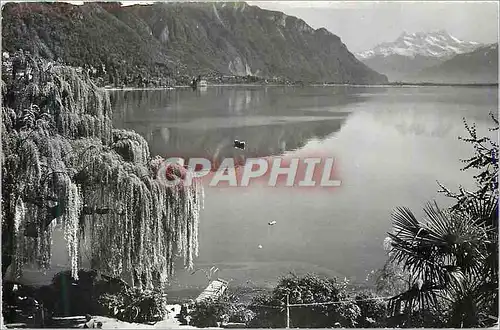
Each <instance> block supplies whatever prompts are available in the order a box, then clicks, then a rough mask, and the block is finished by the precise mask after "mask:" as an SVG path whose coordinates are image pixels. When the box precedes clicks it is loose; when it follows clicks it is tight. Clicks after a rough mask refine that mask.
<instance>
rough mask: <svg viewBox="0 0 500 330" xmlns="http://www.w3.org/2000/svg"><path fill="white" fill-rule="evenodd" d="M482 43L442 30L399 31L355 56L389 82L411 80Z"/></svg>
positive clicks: (472, 49)
mask: <svg viewBox="0 0 500 330" xmlns="http://www.w3.org/2000/svg"><path fill="white" fill-rule="evenodd" d="M481 46H483V45H482V44H480V43H478V42H473V41H464V40H460V39H458V38H456V37H454V36H452V35H450V34H449V33H447V32H446V31H443V30H440V31H436V32H418V33H406V32H404V33H402V34H401V35H400V36H399V37H398V38H397V39H396V40H395V41H393V42H384V43H381V44H379V45H377V46H375V47H374V48H373V49H371V50H367V51H364V52H360V53H357V54H356V57H357V58H358V59H360V60H361V61H362V62H363V63H365V64H366V65H367V66H369V67H370V68H372V69H374V70H375V71H377V72H379V73H383V74H385V75H387V77H388V78H389V80H390V81H412V80H413V79H410V78H409V77H414V76H415V74H416V73H418V72H420V71H422V70H424V69H426V68H429V67H433V66H436V65H439V64H441V63H443V62H444V61H446V60H448V59H450V58H452V57H453V56H456V55H459V54H464V53H469V52H472V51H474V50H475V49H477V48H479V47H481Z"/></svg>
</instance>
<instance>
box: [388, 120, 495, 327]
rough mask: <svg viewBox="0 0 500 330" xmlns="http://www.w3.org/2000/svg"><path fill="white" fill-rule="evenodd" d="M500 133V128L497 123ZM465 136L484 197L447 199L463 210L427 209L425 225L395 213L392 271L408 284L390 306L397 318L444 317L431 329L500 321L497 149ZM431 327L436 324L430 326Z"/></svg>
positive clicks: (472, 195) (401, 210) (402, 210)
mask: <svg viewBox="0 0 500 330" xmlns="http://www.w3.org/2000/svg"><path fill="white" fill-rule="evenodd" d="M493 120H494V122H495V124H496V127H495V128H494V129H492V130H497V129H498V121H497V120H496V119H495V118H493ZM466 128H467V130H468V132H469V134H470V136H471V137H470V138H467V139H463V140H465V141H467V142H470V143H472V144H473V145H474V149H475V151H476V152H475V155H474V156H473V157H472V158H470V159H468V160H466V161H465V162H466V163H467V165H466V166H465V168H464V169H469V168H475V169H477V170H479V174H478V175H476V176H475V179H476V181H477V185H478V190H477V191H475V192H468V191H466V190H464V189H463V188H462V187H460V189H459V193H452V192H451V191H449V190H448V189H446V188H445V187H443V186H442V185H441V187H442V191H443V192H444V193H445V194H447V195H448V196H449V197H453V198H455V199H456V200H457V203H456V204H455V205H454V206H452V207H451V208H449V209H446V210H443V209H441V208H440V207H439V206H438V205H437V204H436V203H433V204H431V203H430V204H428V205H427V206H426V207H425V209H424V211H425V216H424V218H423V219H422V220H417V219H416V217H415V216H414V215H413V213H412V212H411V211H410V210H409V209H407V208H404V207H402V208H398V209H396V211H395V212H394V213H393V231H392V233H389V237H390V240H391V244H390V246H391V247H390V252H389V263H391V264H393V265H398V266H400V267H401V268H402V271H403V272H404V273H405V274H406V275H407V276H408V286H407V289H406V290H405V291H404V292H402V293H400V294H398V295H396V296H394V297H393V298H392V299H391V304H390V308H391V311H392V314H393V315H399V316H401V315H403V316H404V317H405V318H406V320H408V319H411V318H412V317H415V316H418V315H419V316H420V317H422V315H423V314H426V315H427V316H429V315H434V316H439V317H438V318H437V321H438V322H437V323H435V322H434V321H436V318H435V317H434V318H433V320H432V322H434V323H432V322H431V321H430V319H429V318H427V319H426V320H424V324H423V325H427V326H439V325H441V326H448V327H477V326H488V325H491V324H493V323H495V321H498V179H497V176H498V162H497V159H496V155H497V154H498V144H496V143H495V142H494V141H493V140H491V139H490V138H478V137H477V135H476V130H475V127H474V126H472V127H469V126H468V125H467V124H466ZM429 323H431V324H429Z"/></svg>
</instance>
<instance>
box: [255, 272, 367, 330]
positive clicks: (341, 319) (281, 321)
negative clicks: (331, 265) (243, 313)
mask: <svg viewBox="0 0 500 330" xmlns="http://www.w3.org/2000/svg"><path fill="white" fill-rule="evenodd" d="M287 295H288V296H289V302H290V304H298V303H319V302H338V303H335V304H331V305H317V306H305V307H292V308H291V309H290V325H291V326H293V327H308V328H329V327H332V326H334V325H335V324H336V323H339V324H340V325H341V326H344V327H354V326H356V321H357V319H358V318H359V316H360V308H359V306H358V305H356V303H355V302H353V301H352V300H349V297H348V295H347V290H346V283H343V282H337V280H336V279H334V278H322V277H319V276H317V275H314V274H307V275H305V276H301V277H299V276H297V275H294V274H290V275H289V276H286V277H283V278H282V279H281V280H280V281H279V283H278V285H277V286H276V287H275V288H274V290H273V291H272V293H271V294H270V295H263V296H259V297H257V298H255V299H254V300H253V302H252V304H251V305H250V306H249V308H250V309H251V310H253V311H254V312H255V313H256V316H255V318H254V319H253V320H252V322H250V326H252V327H262V328H264V327H280V328H282V327H284V326H285V322H286V320H285V314H284V313H285V309H284V307H285V303H284V301H285V298H286V296H287Z"/></svg>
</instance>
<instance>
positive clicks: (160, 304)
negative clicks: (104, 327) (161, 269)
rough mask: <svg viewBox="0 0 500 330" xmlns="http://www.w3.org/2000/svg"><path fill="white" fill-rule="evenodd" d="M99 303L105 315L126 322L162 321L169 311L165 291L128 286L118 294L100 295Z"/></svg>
mask: <svg viewBox="0 0 500 330" xmlns="http://www.w3.org/2000/svg"><path fill="white" fill-rule="evenodd" d="M99 304H100V306H101V307H102V312H103V313H104V314H105V315H109V316H111V317H115V318H117V319H119V320H122V321H126V322H137V323H147V322H155V321H161V320H163V319H164V317H165V315H166V314H167V313H168V311H167V302H166V299H165V295H164V294H163V293H161V292H159V291H141V290H139V289H137V288H127V289H125V290H123V291H121V292H119V293H116V294H108V293H105V294H103V295H102V296H100V297H99Z"/></svg>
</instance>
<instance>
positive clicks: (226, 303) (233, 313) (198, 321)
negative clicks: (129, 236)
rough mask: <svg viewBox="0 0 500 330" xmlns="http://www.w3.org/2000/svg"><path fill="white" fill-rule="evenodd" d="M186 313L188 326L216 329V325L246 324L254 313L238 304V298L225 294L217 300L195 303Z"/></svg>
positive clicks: (243, 305)
mask: <svg viewBox="0 0 500 330" xmlns="http://www.w3.org/2000/svg"><path fill="white" fill-rule="evenodd" d="M190 309H191V310H190V311H189V313H188V315H189V318H190V322H189V324H190V325H193V326H196V327H200V328H205V327H216V326H218V325H219V324H218V323H227V322H235V323H245V324H248V323H249V322H250V321H251V320H252V319H253V318H254V316H255V313H254V312H253V311H251V310H250V309H248V308H247V306H246V305H245V304H242V303H240V302H239V299H238V296H237V295H235V294H231V293H229V292H226V293H225V294H224V295H223V296H222V297H220V298H218V299H207V300H204V301H200V302H196V303H194V304H193V305H192V306H191V307H190Z"/></svg>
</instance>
